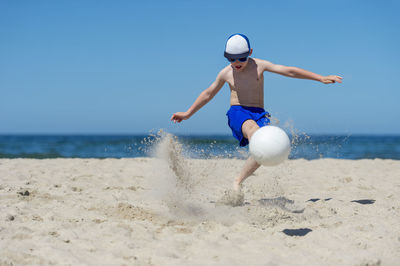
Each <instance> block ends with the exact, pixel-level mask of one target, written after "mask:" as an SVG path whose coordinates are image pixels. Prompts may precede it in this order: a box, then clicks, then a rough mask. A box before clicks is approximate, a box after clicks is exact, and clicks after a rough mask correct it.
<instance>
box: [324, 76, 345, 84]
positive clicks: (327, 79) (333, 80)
mask: <svg viewBox="0 0 400 266" xmlns="http://www.w3.org/2000/svg"><path fill="white" fill-rule="evenodd" d="M342 79H343V78H342V77H340V76H336V75H329V76H325V77H322V79H321V82H322V83H325V84H330V83H336V82H339V83H342Z"/></svg>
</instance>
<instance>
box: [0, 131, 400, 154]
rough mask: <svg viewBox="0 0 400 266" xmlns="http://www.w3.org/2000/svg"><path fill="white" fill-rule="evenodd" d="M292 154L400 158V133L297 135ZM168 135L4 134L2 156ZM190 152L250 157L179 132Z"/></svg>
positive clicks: (112, 146)
mask: <svg viewBox="0 0 400 266" xmlns="http://www.w3.org/2000/svg"><path fill="white" fill-rule="evenodd" d="M289 137H290V138H291V141H292V151H291V154H290V156H289V158H290V159H298V158H303V159H307V160H314V159H320V158H336V159H349V160H357V159H376V158H379V159H394V160H400V135H305V134H304V135H291V136H289ZM160 138H162V136H160V135H157V134H149V135H0V158H36V159H46V158H135V157H152V156H155V155H154V149H155V146H156V145H157V143H159V140H160ZM174 138H176V140H177V142H178V143H179V144H180V145H181V147H182V150H183V154H184V156H185V157H187V158H195V159H196V158H202V159H209V158H239V159H244V158H247V157H248V148H247V147H245V148H243V147H239V146H238V144H237V141H236V140H235V139H234V138H233V137H232V136H230V135H196V136H174Z"/></svg>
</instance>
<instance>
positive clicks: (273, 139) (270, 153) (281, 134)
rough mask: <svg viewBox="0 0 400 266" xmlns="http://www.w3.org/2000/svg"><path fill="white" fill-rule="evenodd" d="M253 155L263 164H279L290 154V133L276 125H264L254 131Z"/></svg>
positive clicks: (250, 147)
mask: <svg viewBox="0 0 400 266" xmlns="http://www.w3.org/2000/svg"><path fill="white" fill-rule="evenodd" d="M249 150H250V154H251V156H252V157H253V158H254V159H255V160H256V161H257V162H258V163H259V164H262V165H268V166H273V165H278V164H280V163H282V162H283V161H284V160H286V159H287V158H288V156H289V154H290V140H289V137H288V135H287V134H286V133H285V131H283V130H282V129H280V128H279V127H276V126H264V127H261V128H259V129H258V130H257V131H256V132H254V134H253V136H252V137H251V140H250V145H249Z"/></svg>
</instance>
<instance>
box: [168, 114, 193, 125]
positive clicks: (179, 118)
mask: <svg viewBox="0 0 400 266" xmlns="http://www.w3.org/2000/svg"><path fill="white" fill-rule="evenodd" d="M188 118H189V115H188V114H187V113H186V112H177V113H175V114H173V115H172V116H171V121H173V122H174V123H176V122H178V123H180V122H182V120H186V119H188Z"/></svg>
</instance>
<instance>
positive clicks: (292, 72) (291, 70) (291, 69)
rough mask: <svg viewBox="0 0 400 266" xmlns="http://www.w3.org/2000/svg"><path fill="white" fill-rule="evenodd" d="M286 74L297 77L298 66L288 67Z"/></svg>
mask: <svg viewBox="0 0 400 266" xmlns="http://www.w3.org/2000/svg"><path fill="white" fill-rule="evenodd" d="M286 74H287V75H288V76H290V77H295V76H296V74H297V67H286Z"/></svg>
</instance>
